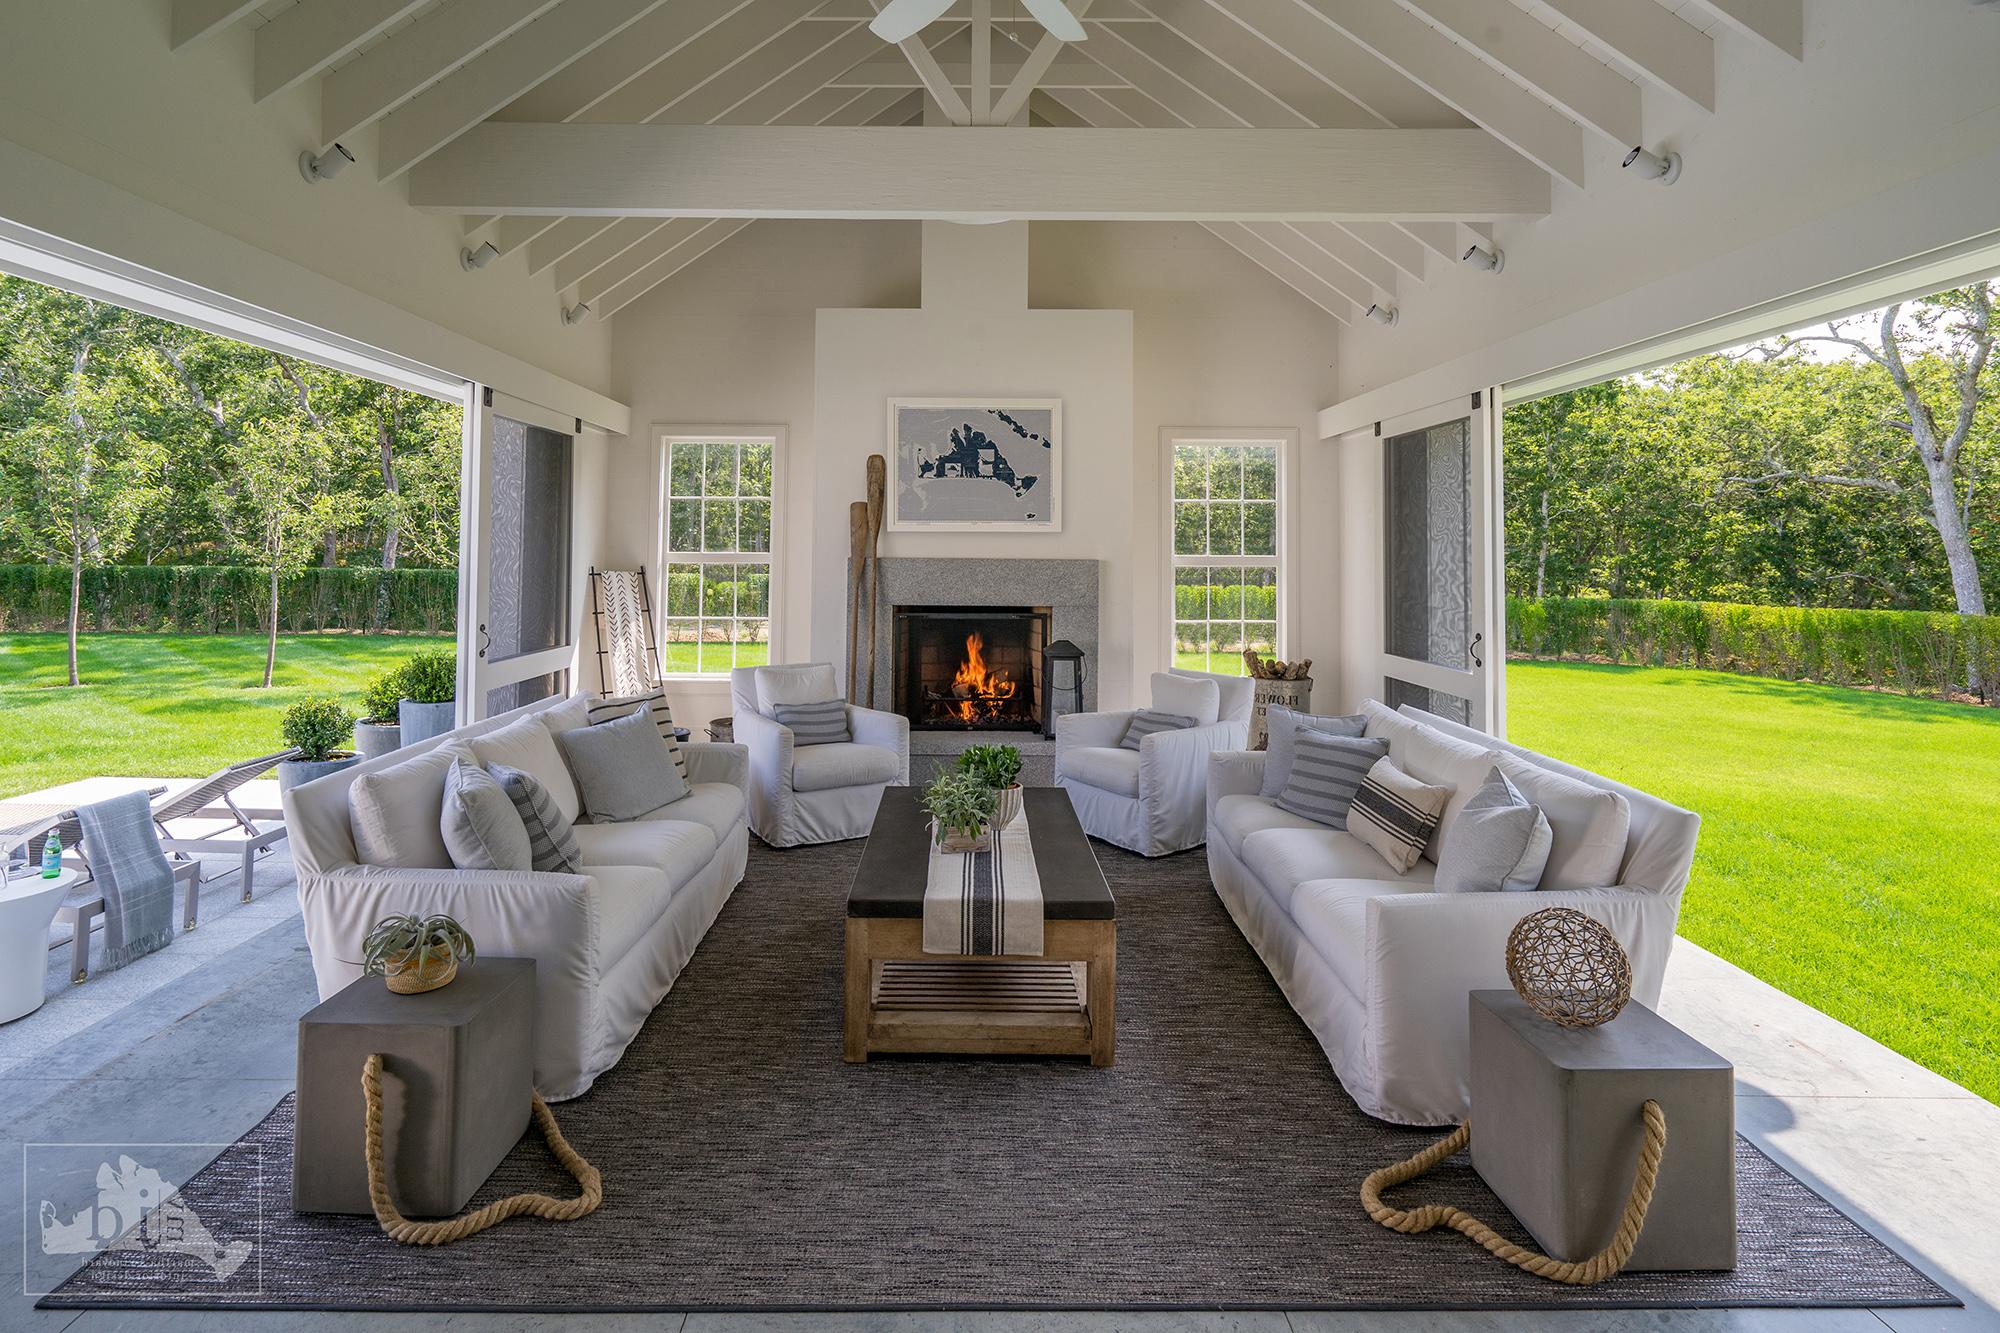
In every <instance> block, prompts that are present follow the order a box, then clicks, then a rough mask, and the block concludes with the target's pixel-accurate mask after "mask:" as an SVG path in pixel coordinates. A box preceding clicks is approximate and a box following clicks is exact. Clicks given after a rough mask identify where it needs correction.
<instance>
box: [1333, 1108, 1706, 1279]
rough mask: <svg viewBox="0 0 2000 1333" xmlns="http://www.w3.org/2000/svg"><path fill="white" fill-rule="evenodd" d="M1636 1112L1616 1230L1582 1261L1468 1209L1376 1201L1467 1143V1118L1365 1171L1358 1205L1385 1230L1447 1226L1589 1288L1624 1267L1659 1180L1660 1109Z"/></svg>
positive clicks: (1522, 1263) (1513, 1260) (1662, 1148)
mask: <svg viewBox="0 0 2000 1333" xmlns="http://www.w3.org/2000/svg"><path fill="white" fill-rule="evenodd" d="M1639 1113H1640V1115H1641V1117H1642V1118H1643V1119H1644V1121H1645V1128H1646V1138H1645V1141H1644V1142H1643V1143H1642V1144H1640V1146H1639V1169H1638V1171H1637V1172H1636V1173H1635V1174H1634V1175H1633V1177H1632V1192H1631V1193H1630V1194H1629V1195H1627V1196H1626V1198H1625V1212H1624V1214H1623V1215H1622V1216H1621V1217H1620V1218H1619V1219H1618V1231H1617V1233H1616V1234H1615V1235H1613V1236H1612V1238H1611V1243H1610V1244H1609V1245H1607V1246H1605V1247H1604V1248H1603V1249H1602V1250H1599V1251H1598V1252H1597V1253H1596V1254H1593V1255H1591V1256H1590V1257H1589V1258H1588V1259H1576V1260H1565V1259H1556V1258H1552V1257H1550V1256H1549V1255H1546V1254H1542V1253H1540V1252H1538V1251H1535V1250H1530V1249H1527V1248H1525V1247H1523V1246H1520V1245H1516V1244H1514V1242H1512V1241H1510V1240H1508V1239H1507V1238H1506V1237H1505V1236H1502V1235H1501V1234H1500V1233H1498V1232H1497V1231H1495V1230H1494V1229H1493V1228H1492V1227H1489V1226H1487V1225H1486V1224H1485V1223H1484V1222H1482V1221H1480V1220H1479V1219H1478V1218H1476V1217H1474V1216H1472V1215H1471V1214H1470V1213H1468V1212H1466V1211H1465V1210H1463V1209H1461V1208H1454V1207H1452V1206H1451V1205H1450V1204H1445V1203H1427V1204H1424V1205H1422V1206H1420V1207H1417V1208H1408V1209H1405V1208H1391V1207H1390V1206H1389V1205H1388V1204H1386V1203H1383V1202H1382V1191H1383V1190H1386V1189H1391V1188H1394V1187H1395V1186H1397V1185H1401V1184H1403V1183H1404V1182H1405V1181H1409V1180H1414V1179H1416V1178H1417V1177H1418V1176H1421V1175H1423V1174H1424V1173H1425V1172H1426V1171H1428V1170H1430V1169H1431V1168H1432V1167H1434V1166H1436V1165H1437V1164H1438V1163H1439V1162H1442V1161H1443V1160H1444V1159H1445V1158H1447V1157H1450V1156H1451V1155H1452V1154H1453V1153H1458V1152H1463V1151H1464V1150H1465V1147H1466V1145H1467V1144H1469V1143H1471V1142H1472V1122H1471V1121H1470V1120H1468V1121H1466V1122H1465V1123H1464V1124H1462V1125H1460V1126H1459V1127H1458V1128H1457V1129H1455V1130H1453V1131H1452V1132H1451V1133H1449V1134H1447V1135H1445V1136H1444V1137H1443V1138H1441V1139H1439V1140H1438V1141H1437V1142H1436V1143H1433V1144H1432V1145H1431V1146H1430V1147H1428V1148H1426V1149H1424V1150H1423V1151H1422V1152H1420V1153H1418V1154H1417V1155H1416V1156H1414V1157H1409V1158H1405V1159H1404V1160H1403V1161H1400V1162H1397V1163H1396V1164H1395V1165H1394V1166H1385V1167H1383V1168H1382V1169H1381V1170H1379V1171H1375V1172H1371V1173H1370V1174H1369V1176H1368V1178H1367V1179H1366V1180H1364V1181H1362V1182H1361V1206H1362V1207H1363V1208H1366V1209H1367V1210H1368V1216H1370V1217H1372V1218H1374V1219H1375V1220H1376V1221H1377V1222H1380V1223H1381V1224H1382V1225H1383V1226H1385V1227H1387V1228H1389V1230H1391V1231H1400V1232H1402V1233H1403V1234H1404V1235H1406V1236H1414V1235H1417V1234H1418V1233H1419V1232H1424V1231H1429V1230H1430V1229H1431V1228H1433V1227H1437V1226H1448V1227H1450V1228H1451V1229H1452V1230H1454V1231H1457V1232H1459V1233H1460V1234H1462V1235H1465V1236H1469V1237H1471V1238H1472V1239H1473V1240H1475V1241H1477V1242H1478V1243H1479V1244H1480V1245H1482V1246H1484V1247H1485V1248H1486V1250H1487V1252H1488V1253H1490V1254H1493V1255H1496V1256H1498V1257H1499V1258H1501V1259H1505V1260H1506V1261H1507V1262H1508V1263H1510V1264H1512V1265H1514V1267H1516V1268H1520V1269H1524V1270H1526V1271H1527V1272H1530V1273H1533V1274H1534V1275H1535V1276H1536V1277H1544V1278H1547V1279H1548V1280H1549V1281H1551V1282H1566V1283H1568V1284H1569V1285H1571V1286H1574V1287H1588V1286H1592V1285H1594V1284H1596V1283H1599V1282H1602V1281H1604V1279H1606V1278H1608V1277H1611V1276H1612V1275H1614V1274H1616V1273H1617V1272H1619V1270H1621V1269H1623V1268H1624V1267H1625V1261H1626V1260H1628V1259H1630V1258H1631V1257H1632V1247H1633V1246H1634V1245H1637V1244H1638V1243H1639V1232H1640V1229H1641V1228H1643V1227H1644V1226H1645V1225H1646V1210H1647V1208H1649V1207H1650V1206H1651V1205H1652V1202H1653V1186H1654V1185H1655V1184H1656V1183H1657V1182H1658V1180H1659V1176H1660V1159H1661V1157H1663V1156H1664V1155H1665V1154H1666V1150H1667V1115H1666V1112H1664V1111H1662V1110H1661V1109H1660V1104H1659V1103H1658V1102H1656V1101H1654V1100H1652V1099H1651V1098H1647V1100H1646V1104H1645V1105H1644V1106H1642V1107H1640V1108H1639Z"/></svg>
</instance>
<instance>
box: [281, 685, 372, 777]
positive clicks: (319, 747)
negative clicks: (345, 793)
mask: <svg viewBox="0 0 2000 1333" xmlns="http://www.w3.org/2000/svg"><path fill="white" fill-rule="evenodd" d="M279 727H280V730H282V731H283V732H284V736H285V744H287V745H289V746H291V747H292V748H293V749H294V750H297V751H298V752H299V753H298V757H297V758H296V759H287V760H285V761H284V762H282V763H280V764H279V765H278V790H279V791H290V790H291V789H292V788H293V787H296V786H298V785H299V784H301V783H305V782H311V781H312V780H313V779H314V778H323V777H325V776H326V775H327V774H329V773H338V772H339V771H340V770H341V769H343V768H346V767H348V766H349V765H351V764H358V763H360V762H361V760H360V758H359V757H358V756H357V755H356V754H355V753H354V752H353V751H352V750H349V749H347V748H345V747H346V745H347V741H348V738H349V737H351V736H352V735H354V714H352V713H350V712H348V711H347V709H346V708H345V707H343V706H342V705H341V702H340V700H338V699H335V698H333V697H331V696H330V695H325V694H308V695H307V696H306V697H305V698H303V699H301V700H299V701H298V702H297V703H295V704H293V705H292V706H291V707H290V708H287V709H286V710H285V717H284V720H283V722H281V723H280V724H279Z"/></svg>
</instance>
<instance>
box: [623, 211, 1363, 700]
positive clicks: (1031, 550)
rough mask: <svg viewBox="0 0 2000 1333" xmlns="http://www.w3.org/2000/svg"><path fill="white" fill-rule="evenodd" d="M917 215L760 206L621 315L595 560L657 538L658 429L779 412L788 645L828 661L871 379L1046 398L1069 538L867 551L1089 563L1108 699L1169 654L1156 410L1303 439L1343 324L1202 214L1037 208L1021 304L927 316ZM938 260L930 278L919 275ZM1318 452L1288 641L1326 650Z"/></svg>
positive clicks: (892, 544) (872, 414)
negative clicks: (1089, 215) (616, 427)
mask: <svg viewBox="0 0 2000 1333" xmlns="http://www.w3.org/2000/svg"><path fill="white" fill-rule="evenodd" d="M952 230H953V231H954V232H957V233H961V235H959V236H957V237H954V238H952V239H954V240H959V241H964V242H965V243H966V244H971V245H977V244H982V243H983V242H982V241H981V239H980V237H979V233H981V232H988V231H998V232H1006V231H1008V230H1010V229H1009V228H1005V227H1002V228H998V229H993V228H953V229H952ZM920 236H921V229H920V226H919V224H915V223H894V222H891V223H848V222H760V223H757V224H756V225H755V226H752V227H750V228H749V229H747V230H746V231H744V232H743V233H742V234H741V235H740V236H738V237H737V238H736V239H734V240H732V241H731V242H729V243H728V244H727V245H724V246H722V247H721V248H719V249H717V250H716V251H715V252H714V253H713V254H711V255H710V256H708V257H707V258H706V259H704V260H703V261H702V262H701V263H700V264H697V265H695V266H693V267H691V268H690V269H688V270H687V271H686V272H684V273H683V274H681V275H679V276H678V277H676V278H675V279H674V280H673V281H672V282H670V283H667V284H665V285H664V286H662V287H660V288H659V289H658V290H656V291H655V292H654V293H652V294H651V295H650V296H648V297H647V298H645V299H644V300H642V301H640V302H637V303H635V304H634V305H632V306H630V307H628V308H626V309H625V310H623V311H621V312H620V313H619V315H618V317H617V319H616V320H614V321H613V322H612V324H613V333H614V339H613V346H612V379H611V391H612V392H613V393H614V394H615V395H616V396H618V397H620V398H622V399H624V400H625V401H627V402H629V403H630V404H631V405H632V419H633V422H634V427H633V434H632V436H631V437H630V438H628V439H627V440H626V441H624V442H623V443H622V444H615V445H614V446H613V449H612V453H611V457H610V460H609V474H608V485H609V491H610V497H611V498H610V504H611V514H610V521H609V524H608V530H607V538H608V546H609V552H610V555H609V558H611V559H615V560H618V561H620V562H636V561H640V560H644V561H647V562H648V564H649V566H650V565H651V563H652V562H653V561H654V560H655V559H656V558H657V554H656V552H655V550H654V542H655V540H656V524H657V517H656V515H657V498H656V494H655V489H654V469H655V467H656V460H655V458H654V453H653V449H652V447H651V445H650V443H649V438H648V437H649V434H650V429H651V427H653V426H655V425H664V426H676V425H729V424H735V425H762V424H778V425H783V426H785V427H787V430H788V436H789V450H788V453H789V456H788V459H787V461H786V465H787V468H788V472H787V483H788V484H787V503H786V509H785V512H784V515H783V520H782V521H783V522H785V523H786V524H787V525H788V530H789V535H790V536H791V537H792V538H793V545H792V548H791V550H792V558H791V559H790V560H788V561H787V564H786V567H785V568H783V569H781V570H780V571H779V586H778V588H777V590H776V591H775V593H774V596H775V597H776V598H777V599H778V606H779V607H780V608H781V611H780V615H781V618H782V619H783V621H784V622H785V628H786V629H788V630H790V631H791V633H792V638H791V641H790V642H789V643H788V644H787V645H786V650H787V652H788V654H789V655H791V656H794V657H802V656H805V655H807V654H808V653H810V654H811V655H813V656H817V657H823V658H829V659H833V660H837V661H839V660H844V658H845V652H844V647H843V646H842V642H843V641H842V639H841V637H840V636H841V635H842V634H844V632H845V609H844V608H845V603H844V600H843V599H844V595H845V593H844V587H845V585H844V570H845V566H846V540H847V539H846V531H847V505H848V503H849V502H850V501H852V500H855V499H859V498H861V496H862V487H863V471H862V469H863V460H864V459H865V458H866V456H867V455H868V454H869V453H871V452H879V451H880V450H881V449H882V447H883V444H884V440H885V435H886V421H885V411H886V409H885V405H884V400H885V399H886V398H887V397H889V396H890V395H891V394H901V395H920V396H930V395H935V394H944V393H958V392H972V391H983V392H992V393H1008V394H1013V395H1031V394H1033V395H1040V394H1053V395H1059V396H1062V397H1063V398H1064V400H1065V402H1064V407H1065V418H1066V419H1065V426H1066V430H1067V435H1068V441H1069V463H1070V471H1069V472H1068V473H1067V475H1066V478H1065V483H1064V495H1065V509H1066V514H1065V524H1064V526H1065V531H1064V532H1063V533H1062V534H1061V535H1059V536H1057V535H1048V536H1002V537H995V538H985V539H968V538H965V537H963V536H945V535H934V534H924V535H921V536H919V535H900V534H885V536H884V538H883V551H884V552H885V553H887V554H893V555H912V554H1002V555H1019V556H1023V557H1035V556H1047V557H1051V558H1055V557H1077V556H1091V557H1095V558H1098V559H1101V560H1104V561H1105V562H1106V565H1107V568H1106V571H1105V582H1104V588H1103V592H1104V607H1105V613H1104V614H1105V618H1106V623H1105V626H1104V632H1105V637H1106V642H1107V645H1108V647H1107V657H1106V661H1105V663H1104V671H1105V674H1104V675H1103V676H1102V677H1100V679H1101V680H1102V681H1103V682H1104V685H1105V695H1104V701H1105V703H1106V705H1107V706H1111V705H1113V703H1114V701H1122V700H1124V699H1126V698H1129V697H1131V691H1132V689H1133V688H1134V683H1135V682H1142V681H1143V679H1144V677H1145V675H1146V674H1147V673H1149V672H1151V671H1153V670H1156V669H1159V668H1160V667H1162V666H1164V665H1165V663H1166V661H1167V651H1168V649H1167V617H1166V599H1167V584H1166V575H1165V568H1166V566H1165V561H1166V553H1165V552H1166V548H1165V529H1164V525H1163V517H1164V506H1165V504H1166V500H1165V497H1164V495H1163V493H1162V491H1161V482H1162V476H1163V470H1162V467H1161V461H1162V460H1161V452H1160V443H1159V437H1160V431H1161V428H1162V427H1167V426H1175V427H1203V426H1207V427H1254V428H1290V429H1293V430H1297V431H1299V432H1300V434H1301V436H1302V437H1303V438H1306V439H1308V440H1309V439H1311V436H1312V425H1313V414H1314V411H1315V409H1316V408H1317V407H1319V406H1320V405H1321V404H1323V403H1324V402H1325V401H1326V400H1327V399H1328V397H1330V396H1331V394H1332V391H1333V389H1334V387H1335V385H1334V378H1333V370H1332V360H1333V350H1334V341H1335V337H1336V333H1337V330H1338V325H1336V324H1335V323H1334V322H1333V321H1332V320H1331V319H1329V318H1327V317H1326V316H1325V315H1324V314H1323V313H1321V312H1320V311H1318V310H1317V309H1316V308H1314V307H1312V306H1311V305H1309V304H1307V303H1306V302H1304V301H1302V300H1301V299H1300V298H1298V297H1297V296H1296V295H1294V294H1293V293H1291V292H1290V291H1288V290H1287V289H1285V288H1283V287H1281V286H1280V285H1279V284H1278V283H1277V282H1276V281H1275V280H1273V279H1271V278H1270V277H1269V276H1268V275H1267V274H1265V273H1264V272H1263V271H1262V270H1260V269H1258V268H1256V267H1254V266H1253V265H1251V264H1249V263H1248V262H1247V261H1245V260H1243V259H1242V258H1240V257H1239V256H1238V255H1236V254H1235V253H1234V252H1233V251H1230V250H1228V249H1226V248H1225V247H1223V246H1222V245H1221V244H1220V243H1219V242H1217V241H1215V240H1214V239H1213V238H1211V237H1209V236H1208V235H1207V233H1205V232H1203V231H1201V230H1200V229H1199V228H1195V227H1184V226H1175V225H1159V226H1131V225H1123V224H1100V223H1066V224H1053V223H1036V224H1034V225H1033V227H1032V228H1031V231H1030V259H1031V262H1030V270H1029V281H1028V284H1027V287H1028V293H1029V305H1030V307H1031V308H1030V309H1027V310H1021V311H1016V312H1014V313H1012V314H1006V315H999V316H996V317H994V318H984V317H982V318H979V319H970V318H968V315H967V311H966V310H965V309H963V308H958V309H955V310H953V311H952V312H951V314H950V315H949V316H945V315H942V314H941V313H940V312H935V311H934V312H930V313H928V314H927V313H926V312H924V311H922V310H921V309H920V308H919V306H920V301H921V295H922V276H921V275H922V264H921V248H920ZM934 253H935V251H934ZM972 276H974V277H976V276H977V275H976V274H974V275H972ZM942 280H943V275H941V274H934V275H933V283H932V289H933V291H934V292H936V291H938V290H940V287H939V285H938V284H939V282H940V281H942ZM822 310H826V311H831V312H836V313H834V314H832V315H830V316H828V317H827V318H826V319H823V318H822V317H821V315H820V313H819V312H821V311H822ZM1123 312H1130V313H1129V315H1128V314H1125V313H1123ZM829 320H830V321H831V325H829V322H828V321H829ZM829 330H830V332H831V336H830V337H827V338H826V339H824V340H823V339H822V333H823V332H826V331H829ZM1324 458H1325V456H1324V455H1321V454H1319V453H1318V451H1317V450H1315V449H1313V448H1311V447H1308V448H1306V449H1305V450H1303V451H1302V458H1301V460H1300V471H1299V473H1298V474H1297V475H1298V479H1299V496H1298V498H1299V502H1300V503H1299V512H1300V514H1301V515H1302V517H1301V521H1300V522H1299V524H1298V529H1299V531H1300V536H1301V546H1302V553H1301V560H1300V567H1301V571H1302V574H1301V577H1302V580H1303V581H1305V582H1307V583H1310V584H1312V585H1314V587H1313V590H1311V591H1310V595H1308V597H1307V598H1306V599H1305V605H1304V609H1303V611H1302V615H1301V620H1302V622H1303V626H1302V634H1301V637H1300V643H1301V649H1302V651H1304V652H1307V653H1310V654H1313V655H1315V656H1318V657H1319V658H1320V659H1321V660H1322V661H1330V660H1331V657H1332V650H1333V642H1334V634H1333V629H1332V623H1333V615H1334V608H1333V606H1332V603H1331V595H1330V588H1329V584H1328V582H1327V581H1326V579H1325V575H1326V573H1327V571H1328V569H1329V567H1330V565H1331V562H1332V559H1333V534H1334V529H1335V525H1334V524H1333V523H1332V521H1331V516H1332V514H1333V513H1334V510H1335V505H1336V500H1337V497H1336V496H1335V495H1334V494H1333V493H1332V489H1331V488H1332V480H1333V479H1332V471H1331V469H1330V468H1329V467H1327V466H1325V463H1324V462H1323V461H1322V460H1323V459H1324ZM1326 461H1330V460H1326ZM981 543H985V544H981ZM672 695H673V704H674V707H675V709H676V715H677V716H681V717H682V718H683V720H684V721H685V720H687V719H694V720H695V721H696V722H699V721H702V720H705V719H707V718H709V717H714V716H718V715H721V714H723V713H726V712H728V702H727V697H726V691H725V690H723V689H722V688H721V687H719V686H709V685H701V686H688V685H685V684H680V685H676V686H675V687H674V689H673V691H672Z"/></svg>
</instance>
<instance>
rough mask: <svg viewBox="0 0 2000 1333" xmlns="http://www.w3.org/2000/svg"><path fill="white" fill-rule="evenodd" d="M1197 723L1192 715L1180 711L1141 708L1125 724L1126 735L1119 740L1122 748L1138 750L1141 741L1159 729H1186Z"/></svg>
mask: <svg viewBox="0 0 2000 1333" xmlns="http://www.w3.org/2000/svg"><path fill="white" fill-rule="evenodd" d="M1194 725H1195V721H1194V719H1193V718H1191V717H1183V716H1181V715H1180V714H1179V713H1162V712H1161V711H1160V710H1158V709H1157V708H1141V709H1140V710H1139V711H1138V712H1136V713H1134V714H1132V720H1131V721H1130V722H1128V723H1126V724H1125V735H1124V737H1123V739H1121V740H1120V741H1119V742H1118V748H1119V749H1121V750H1136V749H1138V748H1139V742H1140V741H1143V740H1145V739H1146V737H1148V736H1151V735H1152V734H1153V733H1154V732H1158V731H1186V730H1187V729H1188V728H1189V727H1192V726H1194Z"/></svg>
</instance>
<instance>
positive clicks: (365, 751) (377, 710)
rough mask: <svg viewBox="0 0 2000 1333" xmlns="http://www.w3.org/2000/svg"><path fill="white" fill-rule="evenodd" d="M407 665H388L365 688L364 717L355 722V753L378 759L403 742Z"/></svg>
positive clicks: (369, 680)
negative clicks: (404, 672)
mask: <svg viewBox="0 0 2000 1333" xmlns="http://www.w3.org/2000/svg"><path fill="white" fill-rule="evenodd" d="M402 701H403V668H402V666H401V665H400V664H399V665H397V666H392V667H384V668H383V669H382V670H380V671H378V672H376V673H375V674H374V675H372V676H370V677H369V678H368V683H367V684H366V685H363V686H362V687H361V720H360V721H358V722H356V723H355V724H354V752H355V753H356V754H358V755H360V756H361V757H362V758H363V759H378V758H380V757H381V756H383V755H385V754H388V753H389V752H390V751H392V750H394V749H396V748H397V747H398V746H400V745H401V744H402V743H403V728H402V719H401V717H400V716H398V714H399V712H400V709H401V705H402Z"/></svg>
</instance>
